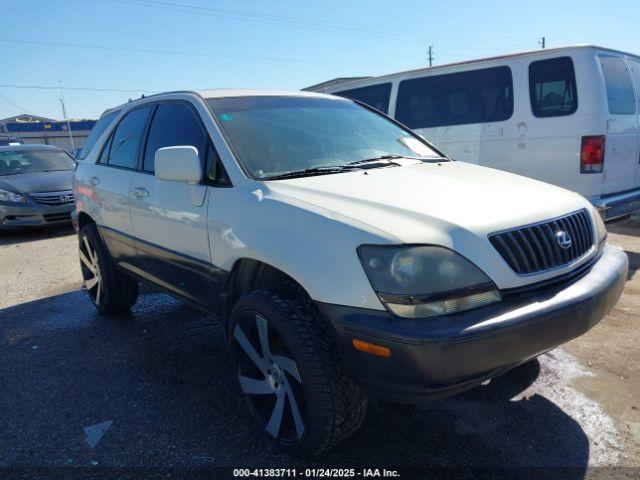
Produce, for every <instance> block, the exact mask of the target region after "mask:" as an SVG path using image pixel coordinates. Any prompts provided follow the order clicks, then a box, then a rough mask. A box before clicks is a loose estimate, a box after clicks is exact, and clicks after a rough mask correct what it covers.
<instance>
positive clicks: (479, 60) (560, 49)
mask: <svg viewBox="0 0 640 480" xmlns="http://www.w3.org/2000/svg"><path fill="white" fill-rule="evenodd" d="M577 49H597V50H605V51H608V52H613V53H620V54H623V55H631V56H634V57H638V55H636V54H633V53H629V52H623V51H622V50H615V49H613V48H607V47H600V46H598V45H573V46H567V47H556V48H545V49H537V50H527V51H524V52H515V53H507V54H504V55H496V56H493V57H481V58H476V59H473V60H463V61H461V62H453V63H446V64H442V65H435V66H433V67H421V68H415V69H411V70H404V71H400V72H393V73H389V74H386V75H380V76H378V77H366V79H371V80H384V79H387V78H390V77H395V76H396V75H405V74H411V73H418V72H426V71H432V70H438V69H441V68H449V67H454V66H458V65H473V64H475V63H484V62H491V61H495V60H505V59H508V58H520V57H527V56H539V55H545V54H547V53H549V52H563V51H568V50H577ZM351 82H354V83H356V82H357V81H356V80H351V81H349V82H346V83H351ZM319 85H322V84H319ZM307 88H312V87H307ZM324 88H325V89H326V88H329V87H324Z"/></svg>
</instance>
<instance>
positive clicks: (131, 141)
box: [88, 106, 151, 268]
mask: <svg viewBox="0 0 640 480" xmlns="http://www.w3.org/2000/svg"><path fill="white" fill-rule="evenodd" d="M150 113H151V107H149V106H145V107H141V108H136V109H134V110H131V111H130V112H128V113H126V114H125V115H124V116H123V117H122V119H121V120H120V122H119V123H118V125H117V126H116V127H115V129H114V131H113V133H112V134H111V136H110V137H109V139H108V140H107V141H106V142H105V145H104V147H103V149H102V152H101V153H100V157H99V159H98V162H97V163H96V164H95V167H94V168H93V169H92V171H91V174H90V175H91V176H90V178H89V179H88V182H89V184H90V185H91V191H92V195H93V196H95V198H94V199H93V200H94V203H96V204H99V205H100V208H99V209H98V210H97V212H98V217H97V218H96V223H97V225H98V229H99V231H100V234H101V236H102V238H103V240H104V242H105V244H106V246H107V248H108V250H109V253H110V254H111V257H112V258H113V259H114V260H115V262H116V263H118V264H119V265H121V266H124V267H129V268H132V267H133V265H134V264H135V261H136V251H135V246H134V241H133V226H132V223H131V212H130V188H131V180H132V178H133V175H134V173H135V170H136V167H137V165H138V156H139V152H140V146H141V143H142V138H143V134H144V131H145V127H146V125H147V121H148V118H149V114H150Z"/></svg>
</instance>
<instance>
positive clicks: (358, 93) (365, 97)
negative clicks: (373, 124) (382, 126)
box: [334, 83, 391, 113]
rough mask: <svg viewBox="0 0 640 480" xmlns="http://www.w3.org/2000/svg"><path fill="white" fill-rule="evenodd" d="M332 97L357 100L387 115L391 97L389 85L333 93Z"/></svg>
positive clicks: (382, 84) (383, 84)
mask: <svg viewBox="0 0 640 480" xmlns="http://www.w3.org/2000/svg"><path fill="white" fill-rule="evenodd" d="M334 95H338V96H340V97H345V98H351V99H353V100H358V101H360V102H362V103H366V104H367V105H369V106H370V107H373V108H375V109H376V110H378V111H380V112H382V113H387V111H388V110H389V98H390V97H391V83H381V84H380V85H371V86H368V87H361V88H353V89H351V90H342V91H341V92H335V93H334Z"/></svg>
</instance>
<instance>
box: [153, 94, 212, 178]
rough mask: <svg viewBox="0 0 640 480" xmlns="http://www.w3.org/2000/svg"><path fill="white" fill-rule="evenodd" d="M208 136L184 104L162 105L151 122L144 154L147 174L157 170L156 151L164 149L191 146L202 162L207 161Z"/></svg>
mask: <svg viewBox="0 0 640 480" xmlns="http://www.w3.org/2000/svg"><path fill="white" fill-rule="evenodd" d="M207 144H208V136H207V134H206V132H205V131H204V130H203V128H202V127H201V126H200V123H199V122H198V119H197V118H196V115H195V113H194V112H193V111H192V110H191V109H190V108H189V107H188V106H187V105H185V104H182V103H161V104H160V105H158V108H157V109H156V113H155V114H154V115H153V120H151V127H150V128H149V136H148V137H147V145H146V147H145V153H144V166H143V169H144V170H145V171H146V172H153V171H154V170H155V165H154V164H155V155H156V151H157V150H158V149H159V148H162V147H173V146H176V145H191V146H193V147H196V148H197V149H198V154H199V155H200V160H201V161H202V162H203V164H204V161H205V158H206V154H207Z"/></svg>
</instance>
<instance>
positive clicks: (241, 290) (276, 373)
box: [74, 91, 628, 455]
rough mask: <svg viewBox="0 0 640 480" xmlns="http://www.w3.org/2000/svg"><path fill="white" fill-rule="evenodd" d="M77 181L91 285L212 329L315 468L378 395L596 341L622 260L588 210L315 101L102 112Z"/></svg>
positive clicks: (260, 412) (125, 304)
mask: <svg viewBox="0 0 640 480" xmlns="http://www.w3.org/2000/svg"><path fill="white" fill-rule="evenodd" d="M83 157H84V159H83V160H82V161H81V162H80V163H79V165H78V168H77V171H76V175H75V184H74V188H75V194H76V199H77V205H76V207H77V211H76V212H75V214H74V220H75V224H76V225H77V227H78V229H79V239H80V242H79V245H80V260H81V268H82V274H83V277H84V280H85V287H86V290H87V291H88V293H89V295H90V298H91V300H92V301H93V303H94V304H95V305H96V307H97V308H98V310H99V311H100V312H102V313H103V314H106V315H108V314H122V313H125V312H127V311H128V310H129V309H130V308H131V307H132V306H133V304H134V303H135V301H136V297H137V295H138V288H137V285H138V284H137V282H138V281H139V280H142V281H145V282H149V283H152V284H154V285H156V286H158V287H160V288H162V289H164V290H166V291H167V292H169V293H171V294H172V295H175V296H177V297H179V298H181V299H183V300H185V301H187V302H190V303H192V304H194V305H196V306H198V307H200V308H203V309H205V310H206V311H208V312H211V313H212V314H216V315H219V316H220V317H221V318H222V320H223V321H224V322H225V325H226V327H227V330H226V331H227V332H228V336H227V340H228V342H229V345H230V348H231V350H232V352H233V358H234V360H235V363H236V366H237V372H238V379H239V382H240V387H241V389H242V391H243V392H244V396H245V397H246V400H247V402H248V404H249V407H250V410H251V412H252V414H253V415H255V417H256V418H257V419H258V421H259V422H261V424H262V426H263V427H264V428H265V430H266V431H267V432H268V434H269V435H271V436H272V437H273V438H274V439H275V440H276V442H277V443H278V444H279V445H280V446H282V447H284V448H286V449H288V450H290V451H293V452H294V453H298V454H304V455H313V454H318V453H320V452H322V451H324V450H325V449H327V448H329V447H331V446H332V445H335V444H336V443H338V442H339V441H341V440H343V439H345V438H346V437H348V436H349V435H351V434H352V433H353V432H354V431H355V430H356V429H357V428H358V427H359V426H360V424H361V423H362V420H363V417H364V415H365V411H366V406H367V398H368V396H369V395H371V396H373V397H375V398H381V399H385V400H388V401H396V402H409V403H410V402H417V401H419V400H422V399H424V398H428V397H432V396H434V395H443V394H451V393H455V392H458V391H461V390H463V389H466V388H469V387H472V386H475V385H478V384H480V383H482V382H483V381H485V380H486V379H488V378H492V377H495V376H497V375H499V374H501V373H504V372H505V371H507V370H509V369H511V368H513V367H514V366H516V365H519V364H521V363H523V362H525V361H527V360H529V359H531V358H533V357H535V356H537V355H540V354H541V353H543V352H545V351H548V350H550V349H552V348H554V347H555V346H557V345H559V344H561V343H563V342H566V341H568V340H570V339H572V338H575V337H577V336H579V335H581V334H582V333H584V332H586V331H587V330H589V329H590V328H591V327H592V326H594V325H595V324H596V323H598V321H600V319H602V318H603V317H604V316H605V315H606V313H607V312H608V311H609V310H610V309H611V308H612V307H613V305H614V304H615V303H616V301H617V300H618V297H619V296H620V293H621V291H622V288H623V286H624V283H625V279H626V275H627V268H628V266H627V257H626V255H625V254H624V253H623V252H622V251H621V250H619V249H617V248H614V247H611V246H608V245H607V244H606V243H605V238H606V231H605V228H604V226H603V224H602V221H601V220H600V217H599V215H597V213H596V211H595V210H594V207H593V206H592V205H591V204H590V203H589V202H588V201H586V200H585V199H584V198H583V197H581V196H580V195H577V194H575V193H572V192H569V191H566V190H563V189H560V188H557V187H554V186H551V185H547V184H544V183H540V182H538V181H535V180H530V179H527V178H524V177H520V176H517V175H513V174H509V173H505V172H501V171H498V170H493V169H489V168H484V167H479V166H475V165H470V164H467V163H461V162H456V161H452V160H450V159H448V158H446V157H445V156H444V155H442V154H441V153H440V152H438V151H437V150H436V149H435V148H434V147H433V146H431V145H430V144H429V143H428V142H426V141H424V140H423V139H421V138H420V137H418V136H416V135H415V134H413V133H412V132H411V131H410V130H408V129H406V128H405V127H403V126H402V125H400V124H399V123H397V122H395V121H393V120H391V119H389V118H388V117H386V116H385V115H383V114H381V113H379V112H377V111H375V110H373V109H370V108H368V107H366V106H363V105H360V104H358V103H355V102H354V101H352V100H347V99H342V98H337V97H332V96H328V95H321V94H313V93H273V92H245V91H203V92H175V93H167V94H162V95H155V96H152V97H147V98H143V99H140V100H136V101H133V102H130V103H128V104H126V105H122V106H120V107H116V108H114V109H112V110H109V111H107V112H105V114H104V115H103V116H102V118H101V119H100V120H99V122H98V123H97V125H96V127H95V129H94V132H93V133H92V135H91V137H90V139H89V140H88V142H87V146H86V147H85V149H84V151H83Z"/></svg>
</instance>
